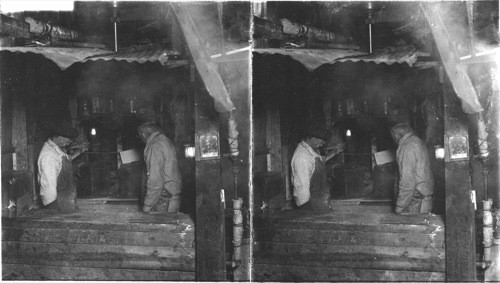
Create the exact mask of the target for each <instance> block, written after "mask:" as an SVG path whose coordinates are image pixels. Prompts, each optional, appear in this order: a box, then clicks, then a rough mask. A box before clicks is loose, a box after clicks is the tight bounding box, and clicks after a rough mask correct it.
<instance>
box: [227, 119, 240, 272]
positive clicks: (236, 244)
mask: <svg viewBox="0 0 500 283" xmlns="http://www.w3.org/2000/svg"><path fill="white" fill-rule="evenodd" d="M228 126H229V131H228V132H229V133H228V142H229V157H230V158H231V160H232V162H233V178H234V199H233V260H232V268H236V267H238V266H239V265H240V264H241V244H242V241H243V214H242V212H241V209H242V206H243V198H240V197H238V173H239V170H240V168H239V162H240V160H239V158H238V156H239V149H238V134H239V133H238V131H237V130H236V120H235V118H234V116H233V112H231V113H230V117H229V124H228Z"/></svg>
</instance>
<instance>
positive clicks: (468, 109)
mask: <svg viewBox="0 0 500 283" xmlns="http://www.w3.org/2000/svg"><path fill="white" fill-rule="evenodd" d="M444 5H449V3H445V4H442V3H441V4H437V3H425V4H421V7H422V10H423V12H424V14H425V17H426V18H427V22H428V23H429V26H430V28H431V32H432V35H433V37H434V41H435V42H436V46H437V49H438V51H439V54H440V56H441V60H442V61H443V65H444V67H445V69H446V73H447V74H448V77H449V78H450V80H451V82H452V85H453V89H454V90H455V92H456V94H457V95H458V97H460V99H461V100H462V109H463V110H464V112H465V113H467V114H473V113H477V112H481V111H483V108H482V107H481V104H480V103H479V99H478V97H477V94H476V90H475V89H474V86H473V85H472V82H471V80H470V78H469V75H468V74H467V70H466V68H465V67H464V66H463V65H462V63H461V62H460V58H459V56H458V52H457V47H456V46H457V45H456V43H455V42H454V41H453V37H452V35H451V34H450V33H449V31H448V28H447V27H446V25H445V23H444V22H443V18H444V17H445V14H444V13H446V6H444Z"/></svg>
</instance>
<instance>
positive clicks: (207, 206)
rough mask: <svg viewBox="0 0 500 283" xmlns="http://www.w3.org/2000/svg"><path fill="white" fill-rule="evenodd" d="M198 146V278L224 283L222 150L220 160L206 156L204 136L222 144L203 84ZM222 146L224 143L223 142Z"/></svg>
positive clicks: (197, 112) (197, 115)
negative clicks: (214, 138) (203, 148)
mask: <svg viewBox="0 0 500 283" xmlns="http://www.w3.org/2000/svg"><path fill="white" fill-rule="evenodd" d="M194 96H195V122H194V123H195V143H196V151H197V153H196V156H197V157H196V159H197V160H196V165H195V171H196V226H195V227H196V279H197V280H198V281H223V280H226V277H225V273H226V270H225V263H226V252H225V234H224V221H225V218H224V193H223V190H222V178H221V164H220V151H219V153H218V157H212V158H210V159H205V158H203V156H202V153H203V150H202V147H203V144H200V143H203V137H204V136H212V137H216V138H217V139H218V140H219V142H220V139H219V132H218V131H219V114H218V113H217V112H216V111H215V109H214V107H213V101H212V99H211V98H210V96H209V95H208V94H207V93H206V91H205V90H204V88H203V84H201V83H199V84H197V86H196V87H195V95H194ZM219 144H220V143H219Z"/></svg>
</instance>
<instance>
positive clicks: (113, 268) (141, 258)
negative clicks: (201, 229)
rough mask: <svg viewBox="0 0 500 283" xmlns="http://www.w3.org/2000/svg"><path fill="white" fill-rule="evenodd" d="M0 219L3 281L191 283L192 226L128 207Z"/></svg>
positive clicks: (83, 205) (90, 206) (92, 205)
mask: <svg viewBox="0 0 500 283" xmlns="http://www.w3.org/2000/svg"><path fill="white" fill-rule="evenodd" d="M78 206H79V208H80V209H79V210H78V211H76V212H72V213H66V214H62V213H58V212H57V211H56V210H55V209H37V210H33V211H30V212H28V213H27V214H25V215H23V216H21V217H18V218H16V219H7V218H3V219H2V255H3V257H2V267H3V271H2V277H3V279H17V280H194V279H195V275H194V270H195V266H194V263H195V262H194V261H195V246H194V245H195V239H194V234H195V233H194V232H195V231H194V222H193V220H192V218H191V217H190V216H189V215H187V214H182V213H165V214H156V215H149V214H145V213H143V212H141V211H139V208H138V205H137V203H134V202H130V201H118V202H108V203H106V202H103V201H98V202H96V201H94V200H88V201H87V200H81V201H79V203H78Z"/></svg>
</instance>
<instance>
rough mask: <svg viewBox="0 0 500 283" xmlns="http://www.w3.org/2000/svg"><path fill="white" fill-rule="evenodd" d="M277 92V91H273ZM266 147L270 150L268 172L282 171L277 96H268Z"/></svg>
mask: <svg viewBox="0 0 500 283" xmlns="http://www.w3.org/2000/svg"><path fill="white" fill-rule="evenodd" d="M273 92H275V91H273ZM266 145H267V148H269V151H270V152H269V154H268V160H267V171H282V164H281V130H280V113H279V110H278V105H277V99H276V95H271V94H270V93H268V95H267V105H266Z"/></svg>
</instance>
